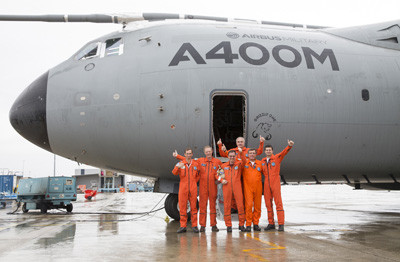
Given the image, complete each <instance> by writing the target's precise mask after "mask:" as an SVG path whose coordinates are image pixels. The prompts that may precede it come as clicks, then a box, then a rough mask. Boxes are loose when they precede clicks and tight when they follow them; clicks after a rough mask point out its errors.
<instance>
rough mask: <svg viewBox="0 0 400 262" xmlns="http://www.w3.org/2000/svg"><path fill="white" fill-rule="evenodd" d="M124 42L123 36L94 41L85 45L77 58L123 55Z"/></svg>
mask: <svg viewBox="0 0 400 262" xmlns="http://www.w3.org/2000/svg"><path fill="white" fill-rule="evenodd" d="M123 53H124V44H123V42H122V38H121V37H118V38H111V39H107V40H106V41H104V42H94V43H90V44H88V45H87V46H85V47H84V48H83V49H82V50H81V51H80V52H79V53H78V54H77V55H76V56H75V59H76V60H86V59H90V58H95V57H100V58H103V57H105V56H114V55H122V54H123Z"/></svg>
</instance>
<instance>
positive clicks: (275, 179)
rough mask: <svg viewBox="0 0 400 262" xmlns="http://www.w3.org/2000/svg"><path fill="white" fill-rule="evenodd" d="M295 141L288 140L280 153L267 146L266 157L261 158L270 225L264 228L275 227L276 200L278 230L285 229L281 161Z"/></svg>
mask: <svg viewBox="0 0 400 262" xmlns="http://www.w3.org/2000/svg"><path fill="white" fill-rule="evenodd" d="M293 145H294V142H293V141H292V140H288V146H287V147H286V148H285V149H284V150H283V151H282V152H280V153H279V154H277V155H274V154H273V147H272V146H271V145H266V146H265V156H266V157H265V158H263V159H262V160H261V162H262V170H263V174H264V176H265V181H264V199H265V205H266V207H267V212H268V226H267V227H266V228H265V229H264V230H271V229H275V223H274V209H273V204H272V200H274V201H275V206H276V213H277V216H278V225H279V228H278V231H284V224H285V212H284V211H283V204H282V196H281V176H280V175H279V172H280V169H281V162H282V160H283V158H284V157H285V156H286V154H287V153H289V151H290V149H292V147H293Z"/></svg>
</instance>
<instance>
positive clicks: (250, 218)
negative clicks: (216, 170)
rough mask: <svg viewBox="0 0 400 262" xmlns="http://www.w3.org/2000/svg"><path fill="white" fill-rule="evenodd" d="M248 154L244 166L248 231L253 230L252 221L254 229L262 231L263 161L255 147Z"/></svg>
mask: <svg viewBox="0 0 400 262" xmlns="http://www.w3.org/2000/svg"><path fill="white" fill-rule="evenodd" d="M248 155H249V159H248V160H246V162H245V164H244V165H243V167H242V168H243V169H242V176H243V189H244V190H243V191H244V199H245V210H246V231H248V232H250V231H251V223H253V229H254V231H261V228H260V227H259V225H258V222H259V221H260V217H261V197H262V163H261V161H260V160H257V159H256V150H255V149H253V148H252V149H250V150H248ZM253 207H254V210H253Z"/></svg>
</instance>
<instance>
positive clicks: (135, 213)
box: [7, 194, 167, 222]
mask: <svg viewBox="0 0 400 262" xmlns="http://www.w3.org/2000/svg"><path fill="white" fill-rule="evenodd" d="M166 195H167V194H165V195H164V196H163V197H162V198H161V199H160V200H159V201H158V202H157V204H155V205H154V207H153V208H152V209H150V211H147V212H71V213H69V212H66V211H64V210H61V209H57V210H59V211H60V213H64V214H68V215H75V214H76V215H139V217H134V218H130V219H120V220H119V219H115V220H114V219H113V220H103V221H105V222H113V221H132V220H137V219H139V218H142V217H144V216H147V215H149V214H151V213H156V212H158V211H160V210H162V209H164V207H160V208H158V209H155V208H156V207H157V206H158V205H159V204H160V202H161V201H162V200H163V199H164V198H165V197H166ZM20 205H21V203H20V202H18V207H17V209H16V210H14V211H13V212H10V213H7V214H10V215H12V214H14V213H15V212H17V210H18V208H19V206H20ZM72 221H77V222H93V221H99V220H85V219H82V220H81V219H76V220H72Z"/></svg>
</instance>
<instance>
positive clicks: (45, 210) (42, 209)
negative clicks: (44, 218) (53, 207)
mask: <svg viewBox="0 0 400 262" xmlns="http://www.w3.org/2000/svg"><path fill="white" fill-rule="evenodd" d="M40 213H42V214H46V213H47V206H46V205H42V206H41V207H40Z"/></svg>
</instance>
